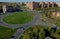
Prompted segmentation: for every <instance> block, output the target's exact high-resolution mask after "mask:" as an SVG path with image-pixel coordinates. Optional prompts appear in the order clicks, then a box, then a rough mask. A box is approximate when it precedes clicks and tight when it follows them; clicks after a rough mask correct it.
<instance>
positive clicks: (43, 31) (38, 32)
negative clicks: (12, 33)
mask: <svg viewBox="0 0 60 39" xmlns="http://www.w3.org/2000/svg"><path fill="white" fill-rule="evenodd" d="M48 35H49V36H50V37H54V38H56V39H60V30H54V29H52V28H51V27H47V26H45V27H44V26H34V27H29V28H28V29H26V30H25V31H24V32H23V34H22V36H21V37H20V38H19V39H34V36H36V37H37V38H39V39H44V38H45V37H46V36H48Z"/></svg>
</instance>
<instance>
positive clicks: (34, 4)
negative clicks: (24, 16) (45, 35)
mask: <svg viewBox="0 0 60 39" xmlns="http://www.w3.org/2000/svg"><path fill="white" fill-rule="evenodd" d="M26 7H28V8H29V9H31V10H34V9H36V8H39V2H27V3H26Z"/></svg>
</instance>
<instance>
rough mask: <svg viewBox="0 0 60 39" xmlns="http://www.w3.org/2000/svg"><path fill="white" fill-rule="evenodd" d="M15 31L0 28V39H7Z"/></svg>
mask: <svg viewBox="0 0 60 39" xmlns="http://www.w3.org/2000/svg"><path fill="white" fill-rule="evenodd" d="M16 30H17V29H10V28H6V27H2V26H0V39H9V38H10V37H11V36H12V35H13V33H14V32H15V31H16Z"/></svg>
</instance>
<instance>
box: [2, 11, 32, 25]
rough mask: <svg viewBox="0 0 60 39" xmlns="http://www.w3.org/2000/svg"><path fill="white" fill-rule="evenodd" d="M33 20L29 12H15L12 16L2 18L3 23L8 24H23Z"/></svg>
mask: <svg viewBox="0 0 60 39" xmlns="http://www.w3.org/2000/svg"><path fill="white" fill-rule="evenodd" d="M32 19H33V14H32V13H29V12H25V11H24V12H15V13H14V14H12V15H9V16H7V17H5V18H3V22H6V23H8V24H25V23H28V22H29V21H31V20H32Z"/></svg>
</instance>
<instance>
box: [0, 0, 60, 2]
mask: <svg viewBox="0 0 60 39" xmlns="http://www.w3.org/2000/svg"><path fill="white" fill-rule="evenodd" d="M33 1H35V2H41V1H43V2H47V1H48V2H60V0H8V1H7V0H0V2H33Z"/></svg>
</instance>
